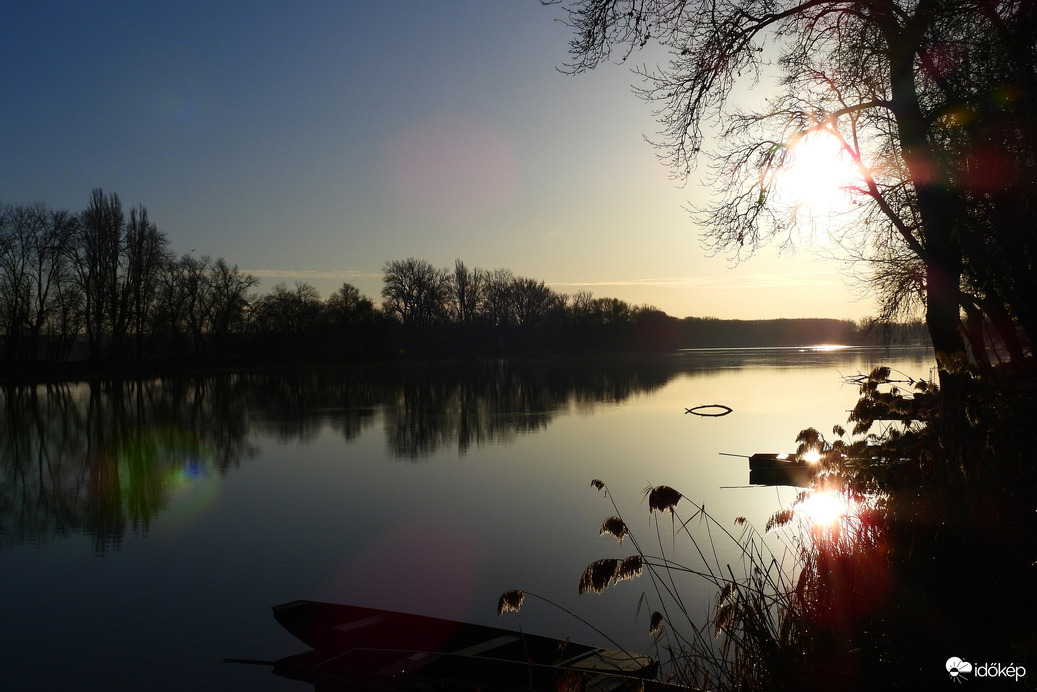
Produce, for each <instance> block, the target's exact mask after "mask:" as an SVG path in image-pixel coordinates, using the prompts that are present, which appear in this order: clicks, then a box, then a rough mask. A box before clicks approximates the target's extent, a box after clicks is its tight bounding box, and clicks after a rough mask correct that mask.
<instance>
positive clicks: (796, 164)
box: [774, 132, 861, 216]
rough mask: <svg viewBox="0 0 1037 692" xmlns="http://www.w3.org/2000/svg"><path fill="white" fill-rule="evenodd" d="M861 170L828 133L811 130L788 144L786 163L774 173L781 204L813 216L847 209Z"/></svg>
mask: <svg viewBox="0 0 1037 692" xmlns="http://www.w3.org/2000/svg"><path fill="white" fill-rule="evenodd" d="M860 179H861V176H860V172H859V171H858V169H857V165H856V163H855V162H854V161H853V157H852V156H850V154H849V152H847V151H846V150H845V149H844V148H843V146H842V143H841V142H840V141H839V139H838V138H836V137H835V136H834V135H832V134H830V133H828V132H812V133H810V134H808V135H805V136H804V137H801V138H799V139H798V140H796V141H795V142H794V143H793V144H792V145H790V148H789V151H788V152H787V159H786V163H785V165H784V166H783V167H782V168H781V170H780V171H778V172H777V174H776V175H775V180H774V183H775V190H776V193H777V195H778V198H779V199H780V200H781V201H783V202H784V203H786V204H788V205H790V206H792V207H795V208H796V209H797V210H801V211H804V212H806V213H809V214H811V215H814V216H826V215H829V214H833V213H838V212H840V211H845V210H847V209H848V208H849V207H850V205H851V203H852V199H851V198H852V194H851V189H852V188H856V187H859V185H860Z"/></svg>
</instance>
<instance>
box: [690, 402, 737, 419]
mask: <svg viewBox="0 0 1037 692" xmlns="http://www.w3.org/2000/svg"><path fill="white" fill-rule="evenodd" d="M710 409H714V410H710ZM733 410H734V409H732V408H731V407H730V406H724V405H723V404H702V405H701V406H693V407H691V408H686V409H684V413H691V414H693V415H696V416H707V417H710V418H719V417H720V416H726V415H727V414H729V413H731V411H733Z"/></svg>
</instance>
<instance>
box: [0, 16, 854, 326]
mask: <svg viewBox="0 0 1037 692" xmlns="http://www.w3.org/2000/svg"><path fill="white" fill-rule="evenodd" d="M562 17H563V15H562V12H561V10H560V8H558V7H543V6H541V4H540V2H539V0H436V1H435V2H432V1H429V2H425V1H421V2H418V1H416V0H415V1H404V0H370V1H368V2H349V1H338V2H316V1H314V2H308V1H284V2H249V3H244V2H194V1H191V0H185V1H182V2H178V3H159V2H154V3H152V2H141V1H133V2H129V1H116V2H87V1H82V2H79V1H69V2H56V1H51V0H31V1H30V0H26V1H23V0H8V2H6V3H5V5H4V12H3V22H2V23H0V94H2V103H3V107H2V108H0V202H4V203H10V204H21V203H29V202H35V201H41V202H45V203H46V204H48V205H49V206H51V207H53V208H67V209H70V210H73V211H77V210H80V209H82V208H83V207H85V205H86V203H87V198H88V195H89V193H90V191H91V190H92V189H93V188H95V187H102V188H103V189H104V190H105V192H117V193H118V194H119V196H120V198H121V199H122V202H123V205H124V206H125V207H129V206H136V205H138V204H143V205H144V206H145V207H147V209H148V212H149V215H150V217H151V219H152V220H153V221H154V222H155V223H156V224H157V225H158V226H159V228H160V229H162V230H163V231H164V232H165V233H166V235H167V236H168V237H169V239H170V240H171V243H172V249H173V250H174V251H176V252H177V253H178V254H182V253H186V252H194V253H195V254H196V255H203V254H207V255H211V256H213V257H216V256H223V257H225V258H226V259H227V260H228V261H229V262H230V263H232V264H237V265H238V266H239V267H241V268H242V269H245V270H248V271H250V272H253V273H254V274H256V275H257V276H259V277H261V278H262V280H263V284H262V287H263V288H264V289H266V288H269V287H270V286H272V285H273V283H274V282H276V281H285V282H287V283H288V284H289V285H292V283H293V282H295V281H307V282H309V283H312V284H313V285H315V286H317V287H318V288H319V289H320V290H321V292H322V293H323V294H324V295H328V294H330V293H331V292H332V291H334V290H335V289H336V288H337V287H338V286H340V285H341V284H342V282H343V281H348V282H350V283H352V284H354V285H355V286H357V287H358V288H359V289H360V290H361V291H362V292H364V293H366V294H368V295H369V296H371V297H372V298H375V299H376V300H377V299H378V294H379V291H380V288H381V282H380V269H381V267H382V265H383V264H384V263H385V261H387V260H393V259H403V258H406V257H409V256H413V257H419V258H421V259H425V260H428V261H430V262H432V263H433V264H436V265H438V266H444V267H446V266H452V265H453V261H454V259H455V258H461V259H463V260H464V261H465V262H466V263H467V264H468V265H469V266H472V267H482V268H485V269H492V268H495V267H506V268H508V269H511V270H512V271H513V272H515V273H516V274H519V275H523V276H530V277H533V278H536V279H543V280H544V281H546V282H548V283H549V284H551V285H552V286H553V287H554V288H555V289H556V290H558V291H560V292H564V293H572V292H575V291H577V290H590V291H591V292H593V293H594V294H595V295H598V296H614V297H618V298H622V299H623V300H626V301H628V302H631V303H644V302H647V303H652V304H654V305H656V306H657V307H659V308H661V309H663V310H665V311H666V312H668V313H670V314H672V315H675V316H678V317H684V316H688V315H696V316H706V315H712V316H718V317H733V318H766V317H805V316H822V317H840V318H842V317H849V318H860V317H863V316H866V315H868V314H870V313H871V312H872V310H873V308H872V305H871V303H870V302H867V301H858V300H855V298H854V294H853V292H852V291H851V290H849V289H848V288H847V287H846V285H845V282H844V279H843V278H842V276H841V274H840V273H839V267H838V266H836V265H834V264H828V263H825V262H822V261H819V260H816V259H814V258H813V257H812V256H810V255H806V254H801V255H796V256H793V257H791V258H788V257H785V258H779V257H778V256H777V254H776V252H773V251H770V250H765V251H762V252H761V253H759V255H758V256H757V257H755V258H753V259H752V260H750V261H749V262H747V263H743V264H741V265H739V266H738V267H736V268H731V266H730V263H729V262H728V261H727V260H726V259H725V258H724V257H712V258H710V257H707V256H706V255H705V253H704V251H703V250H702V248H701V243H700V229H698V228H696V227H695V226H694V225H693V224H692V221H691V219H690V217H689V216H688V213H687V212H686V211H685V207H686V206H687V204H688V203H689V202H691V203H695V202H697V201H701V200H702V199H704V197H703V195H704V194H705V193H704V191H703V188H702V187H701V185H700V184H699V182H698V181H697V180H691V181H689V182H688V184H687V185H686V186H685V187H683V188H682V187H680V186H678V185H677V184H675V183H674V182H673V181H672V180H670V178H669V174H668V171H667V169H666V168H664V167H663V166H662V164H660V163H659V162H658V161H657V159H656V152H655V151H654V150H653V148H652V147H651V146H650V145H649V144H647V143H646V142H645V141H644V136H645V135H649V136H651V135H653V134H654V132H655V131H656V129H657V128H656V124H655V122H654V120H653V118H652V114H651V108H650V106H649V105H647V104H645V103H643V102H641V101H640V100H638V99H637V97H636V96H634V95H633V94H632V92H631V88H630V86H631V84H633V83H634V81H635V78H634V76H633V75H632V74H631V72H630V66H622V65H608V66H604V67H602V68H599V69H598V70H597V71H596V72H594V73H591V74H588V75H582V76H578V77H571V76H567V75H563V74H561V73H559V72H558V70H557V69H556V68H557V67H558V66H560V65H562V64H563V63H564V62H565V61H566V57H567V56H566V50H567V47H568V42H569V38H570V34H569V30H568V29H567V28H566V27H565V26H564V25H563V24H561V23H560V22H559V21H557V20H559V19H561V18H562ZM645 57H647V56H645ZM638 59H640V60H643V59H644V58H638Z"/></svg>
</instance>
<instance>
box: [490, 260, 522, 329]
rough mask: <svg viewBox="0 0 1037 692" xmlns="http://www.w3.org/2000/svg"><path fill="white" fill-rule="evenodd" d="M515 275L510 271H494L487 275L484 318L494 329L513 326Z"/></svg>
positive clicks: (515, 320)
mask: <svg viewBox="0 0 1037 692" xmlns="http://www.w3.org/2000/svg"><path fill="white" fill-rule="evenodd" d="M514 284H515V275H514V274H512V273H511V270H509V269H494V270H492V271H490V272H489V273H487V275H486V298H485V300H484V302H483V318H484V319H485V320H486V321H487V322H488V323H489V324H490V325H491V326H494V327H505V326H509V325H513V324H515V323H516V322H517V320H518V318H517V317H516V313H515V294H514V290H513V289H514Z"/></svg>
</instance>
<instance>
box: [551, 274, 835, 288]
mask: <svg viewBox="0 0 1037 692" xmlns="http://www.w3.org/2000/svg"><path fill="white" fill-rule="evenodd" d="M550 285H551V286H571V287H573V288H617V287H633V288H669V289H684V290H687V289H707V288H708V289H710V290H744V289H747V288H790V287H792V286H818V287H822V286H840V285H842V279H841V275H840V274H839V273H838V272H801V273H798V274H788V273H780V272H770V273H758V274H745V275H739V276H731V275H727V276H675V277H657V278H650V279H632V280H628V281H552V282H550Z"/></svg>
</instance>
